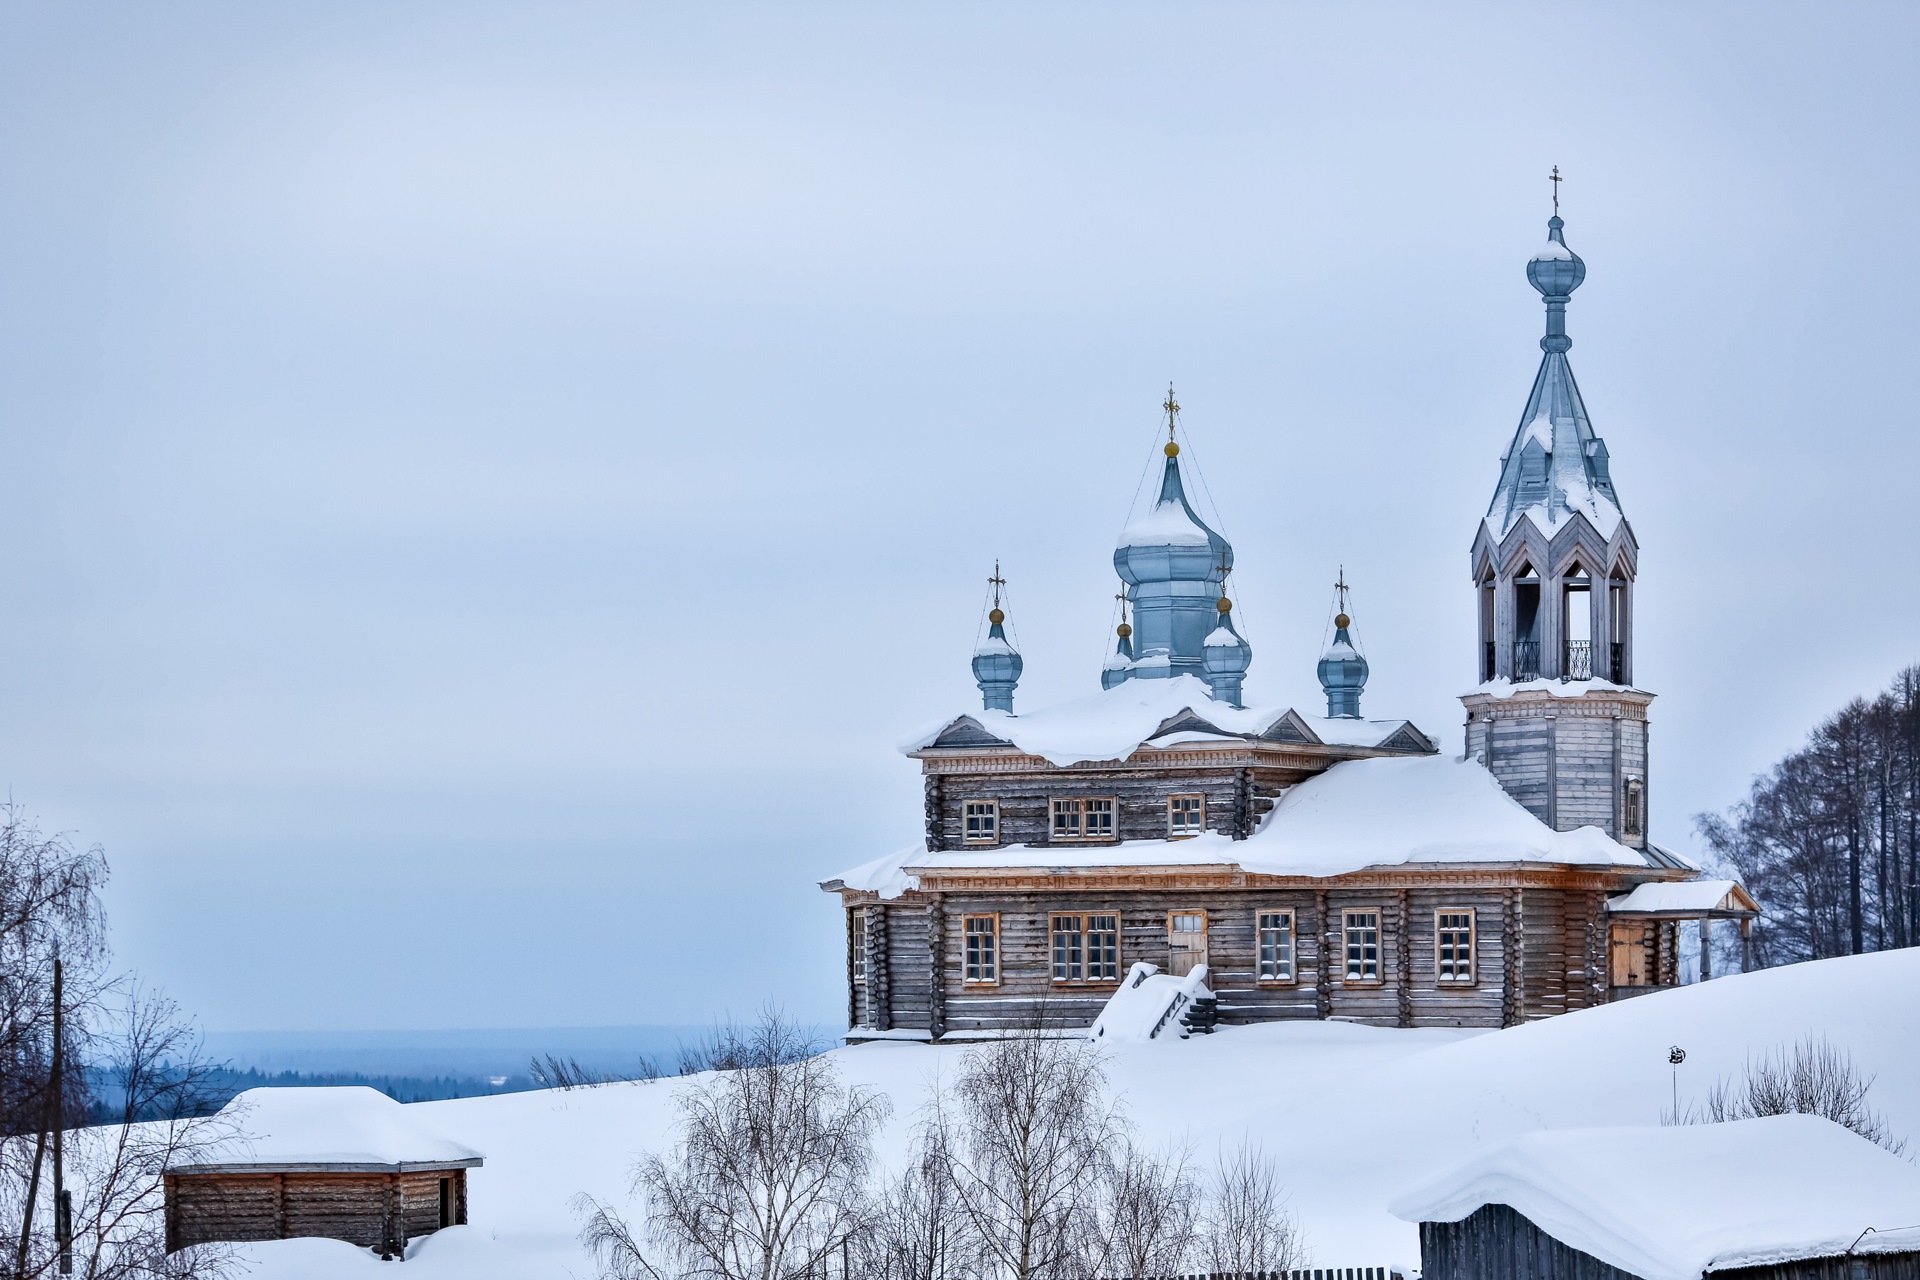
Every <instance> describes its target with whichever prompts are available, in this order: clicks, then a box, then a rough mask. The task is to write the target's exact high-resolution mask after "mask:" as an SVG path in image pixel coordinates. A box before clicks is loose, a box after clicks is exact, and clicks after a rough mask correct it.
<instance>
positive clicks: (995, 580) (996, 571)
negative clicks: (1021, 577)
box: [987, 560, 1007, 609]
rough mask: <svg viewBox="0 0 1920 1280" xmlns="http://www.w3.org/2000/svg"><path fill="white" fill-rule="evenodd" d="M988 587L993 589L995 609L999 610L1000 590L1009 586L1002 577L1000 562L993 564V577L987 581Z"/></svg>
mask: <svg viewBox="0 0 1920 1280" xmlns="http://www.w3.org/2000/svg"><path fill="white" fill-rule="evenodd" d="M987 585H988V586H990V587H992V588H993V607H994V608H996V609H998V608H999V607H1000V588H1002V587H1004V586H1006V585H1007V580H1006V579H1005V578H1003V577H1001V576H1000V562H999V561H998V560H995V561H994V562H993V576H992V577H991V578H988V579H987Z"/></svg>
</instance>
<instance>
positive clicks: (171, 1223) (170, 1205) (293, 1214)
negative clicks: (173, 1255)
mask: <svg viewBox="0 0 1920 1280" xmlns="http://www.w3.org/2000/svg"><path fill="white" fill-rule="evenodd" d="M442 1179H445V1180H446V1181H447V1202H446V1203H447V1216H448V1225H453V1224H455V1223H462V1222H465V1221H466V1220H467V1171H466V1170H465V1169H426V1170H408V1171H406V1172H404V1173H388V1172H380V1171H372V1172H353V1173H327V1172H292V1173H190V1174H169V1175H167V1178H166V1227H167V1250H168V1252H173V1251H175V1250H178V1249H184V1248H186V1247H187V1246H189V1245H194V1244H204V1243H208V1242H212V1241H229V1242H244V1241H249V1240H284V1239H290V1238H293V1237H297V1236H322V1237H325V1238H327V1239H332V1240H345V1241H347V1242H348V1243H349V1244H357V1245H361V1246H364V1247H367V1248H379V1247H380V1246H381V1244H382V1243H383V1242H387V1243H390V1244H393V1245H396V1246H404V1245H405V1243H406V1242H407V1241H408V1240H410V1239H414V1238H417V1237H419V1236H423V1235H427V1234H429V1233H431V1232H434V1231H438V1230H439V1229H440V1226H441V1191H440V1184H441V1180H442Z"/></svg>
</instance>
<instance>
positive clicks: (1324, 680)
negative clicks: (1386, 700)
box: [1319, 613, 1368, 720]
mask: <svg viewBox="0 0 1920 1280" xmlns="http://www.w3.org/2000/svg"><path fill="white" fill-rule="evenodd" d="M1352 625H1353V619H1352V618H1349V617H1348V616H1347V615H1346V614H1344V613H1341V614H1335V615H1334V619H1333V643H1332V644H1330V645H1328V646H1327V652H1326V653H1325V654H1324V655H1323V656H1322V657H1321V659H1320V667H1319V674H1320V687H1321V688H1322V689H1323V690H1325V691H1326V695H1327V715H1328V716H1329V717H1330V718H1332V719H1347V720H1358V719H1359V718H1360V691H1361V690H1362V689H1364V688H1366V687H1367V671H1368V668H1367V660H1366V659H1365V658H1364V657H1362V656H1361V655H1360V650H1358V649H1357V648H1355V647H1354V644H1353V637H1352V636H1350V635H1348V634H1347V628H1348V627H1350V626H1352Z"/></svg>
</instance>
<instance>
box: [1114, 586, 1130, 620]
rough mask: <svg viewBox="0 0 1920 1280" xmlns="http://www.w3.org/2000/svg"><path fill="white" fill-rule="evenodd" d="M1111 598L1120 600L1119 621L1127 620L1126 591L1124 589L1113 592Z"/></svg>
mask: <svg viewBox="0 0 1920 1280" xmlns="http://www.w3.org/2000/svg"><path fill="white" fill-rule="evenodd" d="M1113 598H1114V599H1115V600H1118V601H1119V602H1120V621H1122V622H1125V621H1126V620H1127V593H1126V592H1124V591H1119V592H1115V593H1114V597H1113Z"/></svg>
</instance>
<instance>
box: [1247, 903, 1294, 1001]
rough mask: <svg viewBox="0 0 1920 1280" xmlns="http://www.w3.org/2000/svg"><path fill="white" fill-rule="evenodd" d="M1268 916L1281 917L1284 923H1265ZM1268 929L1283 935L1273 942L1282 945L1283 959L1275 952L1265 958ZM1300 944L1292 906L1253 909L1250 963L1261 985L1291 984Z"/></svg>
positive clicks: (1277, 985) (1271, 917)
mask: <svg viewBox="0 0 1920 1280" xmlns="http://www.w3.org/2000/svg"><path fill="white" fill-rule="evenodd" d="M1269 920H1272V921H1282V920H1284V921H1285V922H1286V923H1285V924H1273V925H1269V924H1268V923H1267V922H1268V921H1269ZM1269 933H1279V934H1284V935H1285V938H1286V941H1285V942H1284V943H1283V944H1282V943H1276V944H1275V945H1276V946H1279V947H1283V948H1284V950H1285V952H1286V957H1285V959H1284V960H1283V959H1281V958H1280V957H1279V956H1277V955H1276V956H1275V957H1274V959H1273V960H1272V961H1271V962H1269V961H1268V959H1267V946H1268V943H1267V935H1268V934H1269ZM1299 946H1300V942H1299V938H1298V936H1297V935H1296V934H1295V933H1294V916H1293V909H1292V908H1290V907H1275V908H1274V909H1272V910H1270V911H1258V912H1255V913H1254V918H1253V963H1254V972H1255V973H1256V974H1257V975H1258V981H1259V982H1260V984H1261V985H1262V986H1269V987H1281V986H1291V985H1293V984H1294V983H1295V982H1298V981H1299V978H1298V974H1299V959H1300V957H1299ZM1269 969H1271V970H1272V972H1269Z"/></svg>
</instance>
